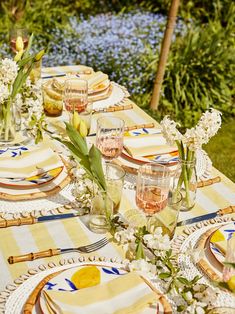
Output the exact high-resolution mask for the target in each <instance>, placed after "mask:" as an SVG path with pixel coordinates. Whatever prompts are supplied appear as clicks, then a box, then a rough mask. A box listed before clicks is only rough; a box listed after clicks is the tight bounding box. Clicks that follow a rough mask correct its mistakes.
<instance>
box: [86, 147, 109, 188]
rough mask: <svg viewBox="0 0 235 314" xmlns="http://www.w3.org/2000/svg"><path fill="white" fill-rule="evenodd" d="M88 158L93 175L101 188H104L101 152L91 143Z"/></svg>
mask: <svg viewBox="0 0 235 314" xmlns="http://www.w3.org/2000/svg"><path fill="white" fill-rule="evenodd" d="M89 160H90V166H91V171H92V174H93V176H94V177H95V178H96V179H97V181H98V182H99V184H100V186H101V187H102V189H103V190H106V181H105V177H104V172H103V167H102V163H101V153H100V151H99V149H98V148H96V147H95V146H94V145H92V147H91V149H90V151H89Z"/></svg>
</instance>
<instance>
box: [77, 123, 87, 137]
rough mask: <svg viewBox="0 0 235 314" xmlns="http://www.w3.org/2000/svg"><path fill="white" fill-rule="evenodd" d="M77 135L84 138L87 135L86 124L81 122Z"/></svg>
mask: <svg viewBox="0 0 235 314" xmlns="http://www.w3.org/2000/svg"><path fill="white" fill-rule="evenodd" d="M79 133H80V134H81V136H82V137H86V136H87V134H88V128H87V126H86V122H85V121H83V120H81V122H80V125H79Z"/></svg>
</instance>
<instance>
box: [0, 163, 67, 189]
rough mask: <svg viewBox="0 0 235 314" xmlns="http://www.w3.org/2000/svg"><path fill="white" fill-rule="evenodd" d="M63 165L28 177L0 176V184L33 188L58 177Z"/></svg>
mask: <svg viewBox="0 0 235 314" xmlns="http://www.w3.org/2000/svg"><path fill="white" fill-rule="evenodd" d="M62 170H63V167H58V168H55V169H51V170H48V171H45V172H43V173H40V174H38V175H35V176H32V177H28V178H0V185H2V186H6V187H10V188H34V187H36V186H38V185H42V184H46V183H48V182H50V181H51V180H53V179H55V178H56V177H58V175H59V174H60V173H61V171H62Z"/></svg>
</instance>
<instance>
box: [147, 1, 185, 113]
mask: <svg viewBox="0 0 235 314" xmlns="http://www.w3.org/2000/svg"><path fill="white" fill-rule="evenodd" d="M179 4H180V0H172V2H171V7H170V10H169V14H168V19H167V25H166V29H165V33H164V37H163V40H162V46H161V52H160V57H159V63H158V69H157V74H156V78H155V82H154V87H153V95H152V99H151V104H150V108H151V109H154V110H157V108H158V103H159V99H160V92H161V87H162V82H163V78H164V73H165V67H166V62H167V57H168V54H169V50H170V46H171V39H172V35H173V32H174V27H175V21H176V17H177V12H178V8H179Z"/></svg>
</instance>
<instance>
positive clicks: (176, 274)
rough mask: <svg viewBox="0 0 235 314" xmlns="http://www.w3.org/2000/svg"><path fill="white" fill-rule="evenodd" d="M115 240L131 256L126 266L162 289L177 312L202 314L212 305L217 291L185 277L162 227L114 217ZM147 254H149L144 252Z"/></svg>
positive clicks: (193, 255) (199, 255)
mask: <svg viewBox="0 0 235 314" xmlns="http://www.w3.org/2000/svg"><path fill="white" fill-rule="evenodd" d="M114 220H115V226H116V232H115V233H114V239H115V241H117V242H118V243H119V244H120V245H121V246H122V247H123V249H124V250H125V252H126V257H127V258H129V259H130V263H129V269H130V270H131V271H140V272H142V273H144V274H146V275H147V276H148V277H150V278H152V279H154V280H155V281H157V283H158V284H159V286H160V287H161V289H162V290H163V291H164V293H166V294H167V295H168V297H169V298H170V299H171V300H172V301H173V302H174V304H175V306H176V310H177V313H190V314H201V313H202V314H203V313H206V311H207V310H208V309H209V308H211V307H212V304H211V302H212V300H214V298H215V297H216V296H217V294H218V291H217V290H216V289H213V288H211V287H208V286H206V285H204V284H201V283H199V280H200V278H201V277H200V276H195V277H194V278H193V279H192V280H189V279H187V278H185V277H184V276H183V274H182V272H181V270H180V268H179V267H178V266H177V261H176V256H174V255H172V250H171V249H170V245H171V244H170V239H169V237H168V235H164V234H163V232H162V228H160V227H155V226H154V225H151V224H147V226H144V227H141V228H133V227H131V226H128V225H126V224H124V223H123V222H122V221H120V220H119V219H118V218H117V217H116V218H114ZM147 252H148V253H150V255H149V254H147ZM201 254H202V252H195V250H191V251H190V250H189V251H188V252H187V255H189V256H191V257H192V258H194V257H195V256H197V257H198V258H200V257H201V256H202V255H201Z"/></svg>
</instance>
